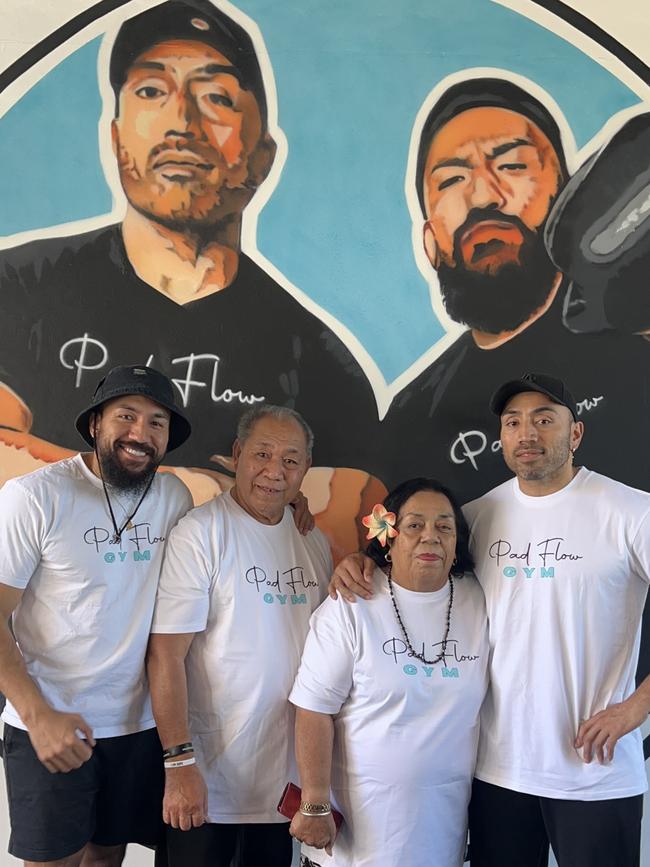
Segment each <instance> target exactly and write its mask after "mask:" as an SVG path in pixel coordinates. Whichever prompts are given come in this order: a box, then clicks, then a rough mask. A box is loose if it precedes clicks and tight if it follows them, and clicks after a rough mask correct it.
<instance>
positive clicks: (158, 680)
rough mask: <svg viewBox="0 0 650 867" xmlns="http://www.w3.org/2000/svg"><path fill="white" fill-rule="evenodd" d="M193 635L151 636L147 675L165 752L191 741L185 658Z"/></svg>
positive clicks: (154, 712)
mask: <svg viewBox="0 0 650 867" xmlns="http://www.w3.org/2000/svg"><path fill="white" fill-rule="evenodd" d="M193 637H194V636H193V635H152V636H151V638H150V640H149V649H148V651H147V675H148V677H149V687H150V689H151V703H152V705H153V714H154V717H155V720H156V726H157V728H158V734H159V736H160V742H161V744H162V745H163V748H164V749H168V748H169V747H173V746H176V745H177V744H184V743H187V742H188V741H189V740H190V733H189V723H188V711H187V676H186V674H185V656H186V655H187V651H188V650H189V647H190V644H191V642H192V638H193Z"/></svg>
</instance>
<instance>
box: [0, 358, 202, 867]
mask: <svg viewBox="0 0 650 867" xmlns="http://www.w3.org/2000/svg"><path fill="white" fill-rule="evenodd" d="M76 426H77V430H78V431H79V433H80V434H81V436H82V437H83V438H84V439H85V440H86V441H87V442H88V443H89V444H90V445H91V446H92V448H93V451H91V452H88V453H84V454H77V455H75V457H72V458H69V459H67V460H64V461H61V462H59V463H56V464H53V465H51V466H48V467H45V468H42V469H40V470H37V471H35V472H33V473H31V474H30V475H27V476H23V477H22V478H19V479H14V480H11V481H9V482H7V484H6V485H5V486H4V487H3V488H2V491H0V690H2V692H3V693H4V694H5V695H6V696H7V699H8V703H7V705H6V707H5V709H4V713H3V715H2V718H3V720H4V723H5V731H4V756H5V770H6V775H7V791H8V798H9V810H10V818H11V837H10V840H9V851H10V852H11V854H12V855H14V856H15V857H17V858H23V859H25V863H26V864H27V865H32V864H52V865H54V864H56V865H57V867H78V865H83V867H92V865H102V867H112V865H119V864H121V862H122V857H123V855H124V850H125V844H126V843H128V842H141V843H152V842H155V840H156V839H157V837H158V835H159V832H160V801H161V797H162V787H163V779H162V769H161V767H160V765H161V760H160V741H159V739H158V736H157V734H156V730H155V728H154V720H153V715H152V711H151V705H150V702H149V697H148V690H147V685H146V680H145V673H144V655H145V650H146V646H147V639H148V634H149V628H150V624H151V617H152V614H153V607H154V601H155V596H156V587H157V584H158V575H159V570H160V564H161V560H162V551H163V546H164V542H165V539H166V537H167V534H168V532H169V530H170V528H171V527H172V526H173V525H174V524H175V523H176V521H177V520H178V518H179V517H180V516H181V515H183V514H184V513H185V512H186V511H187V509H188V508H189V506H190V504H191V500H190V496H189V492H188V491H187V490H186V488H185V487H184V485H183V484H182V483H181V482H180V481H179V480H178V479H176V478H175V477H173V476H171V475H169V474H157V473H156V469H157V467H158V465H159V464H160V462H161V461H162V459H163V457H164V456H165V454H166V453H167V452H168V451H169V450H172V449H175V448H178V447H179V446H180V445H181V444H182V443H183V442H185V440H186V439H187V437H188V436H189V433H190V425H189V422H188V421H187V419H186V418H185V415H184V414H183V412H182V411H181V410H179V409H178V407H177V406H176V403H175V400H174V393H173V387H172V383H171V382H170V381H169V380H168V379H167V378H166V377H165V376H163V375H162V374H160V373H158V371H156V370H153V369H152V368H149V367H145V366H135V367H117V368H114V369H113V370H111V371H110V372H109V373H108V375H107V376H106V377H105V379H103V380H102V381H101V382H100V384H99V386H98V387H97V389H96V391H95V395H94V397H93V399H92V402H91V404H90V406H88V407H86V408H85V409H84V411H83V412H82V413H81V414H80V415H79V417H78V418H77V423H76ZM10 617H11V618H12V623H13V633H14V635H15V640H14V637H13V636H12V634H11V632H10V631H9V628H8V625H7V623H8V620H9V618H10Z"/></svg>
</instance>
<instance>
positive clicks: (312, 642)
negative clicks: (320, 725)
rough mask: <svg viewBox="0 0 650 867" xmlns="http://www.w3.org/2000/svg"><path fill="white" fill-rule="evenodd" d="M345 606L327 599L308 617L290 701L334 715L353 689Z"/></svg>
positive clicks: (351, 632)
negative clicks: (300, 659) (308, 625)
mask: <svg viewBox="0 0 650 867" xmlns="http://www.w3.org/2000/svg"><path fill="white" fill-rule="evenodd" d="M347 609H348V606H347V605H346V604H344V603H342V602H341V601H338V602H335V601H334V600H333V599H329V598H328V599H326V600H325V602H323V604H322V605H321V606H320V608H318V609H317V610H316V611H315V612H314V613H313V614H312V617H311V621H310V629H309V635H308V636H307V641H306V642H305V647H304V650H303V654H302V661H301V663H300V668H299V670H298V674H297V676H296V680H295V683H294V685H293V689H292V691H291V695H290V696H289V701H290V702H291V703H292V704H295V705H296V706H297V707H301V708H304V709H305V710H312V711H315V712H316V713H327V714H336V713H338V712H339V711H340V709H341V706H342V705H343V703H344V702H345V700H346V699H347V697H348V695H349V694H350V690H351V689H352V673H353V670H354V660H355V645H356V641H355V637H354V629H353V626H352V623H351V622H350V619H349V617H348V616H347V615H348V614H349V611H348V610H347Z"/></svg>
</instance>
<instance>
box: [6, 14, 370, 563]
mask: <svg viewBox="0 0 650 867" xmlns="http://www.w3.org/2000/svg"><path fill="white" fill-rule="evenodd" d="M107 56H108V68H107V70H106V73H107V79H108V83H109V84H110V94H111V96H112V98H113V106H112V108H113V116H112V118H111V120H110V139H111V150H112V158H113V159H114V162H115V166H116V168H117V174H118V178H119V186H120V191H121V194H123V198H124V200H125V207H124V212H123V216H122V219H121V220H119V221H118V222H114V223H111V224H109V225H103V226H101V227H100V228H98V229H94V230H92V231H90V232H82V233H80V234H76V235H66V236H64V237H55V238H41V239H39V240H35V241H32V242H30V243H28V244H25V245H22V246H19V247H17V248H14V249H11V250H7V251H6V252H5V253H4V254H3V255H2V261H1V265H0V292H1V293H2V303H3V313H4V316H3V320H2V341H1V342H2V346H3V349H2V359H1V361H0V368H1V372H0V380H1V381H2V384H3V390H2V392H1V394H2V399H1V400H0V408H1V411H2V413H3V414H4V415H3V419H2V423H3V427H4V428H5V434H4V442H5V443H7V444H8V445H9V446H13V445H14V444H15V445H17V446H19V447H20V446H22V447H23V449H22V450H21V451H20V452H19V453H16V454H13V453H11V454H7V453H6V452H5V453H3V472H2V474H3V476H4V477H7V476H8V475H11V474H12V472H13V469H12V463H13V462H12V458H15V459H16V460H15V467H16V470H17V471H21V470H22V471H24V470H25V469H26V468H28V467H29V463H30V462H29V459H28V458H27V456H26V454H25V451H26V452H27V453H28V455H29V456H30V457H31V458H32V459H34V460H35V461H36V463H35V464H34V465H37V462H38V461H39V460H41V459H44V460H51V459H53V458H56V457H60V456H63V455H64V454H66V451H65V450H66V449H68V450H69V449H74V448H75V446H76V445H77V444H76V443H75V441H74V439H73V438H72V437H71V435H70V433H69V432H68V430H67V427H68V425H67V424H66V423H65V420H64V417H63V414H62V413H61V412H60V407H61V406H62V405H66V406H68V407H71V411H72V412H74V411H75V410H76V408H77V407H78V406H81V405H82V404H83V402H84V401H85V400H86V399H87V390H88V387H89V386H88V383H89V382H90V378H89V375H92V376H93V377H96V376H97V374H98V373H101V371H102V370H104V369H108V368H110V367H111V366H112V365H114V364H116V363H119V362H123V361H127V362H128V361H131V362H132V361H134V360H138V359H140V360H144V361H146V362H147V363H148V364H150V365H152V366H155V367H157V368H158V369H160V370H161V371H164V372H165V373H166V374H167V375H169V376H170V377H171V378H172V380H173V381H174V383H175V385H176V387H177V389H178V391H179V396H180V399H181V402H182V404H183V406H184V407H186V409H187V411H188V413H189V414H190V415H191V416H192V418H193V420H196V423H195V424H194V425H193V426H194V435H193V437H192V440H191V441H190V442H188V444H187V446H186V447H184V448H183V450H182V454H181V453H179V454H178V457H177V458H176V460H175V464H176V465H177V467H178V468H179V469H178V470H177V471H178V472H179V473H181V475H182V476H183V478H184V479H185V481H186V482H188V484H189V485H190V487H191V488H192V490H193V493H194V496H195V499H196V500H197V501H202V500H204V499H206V498H207V497H209V496H211V495H213V494H214V493H217V492H218V491H219V490H221V489H223V488H224V487H227V486H228V485H229V483H230V478H229V475H228V470H229V469H230V463H229V454H230V447H231V443H232V438H233V432H234V430H235V428H236V422H237V419H238V418H239V416H240V415H241V413H242V412H243V411H244V410H245V409H246V408H247V407H249V406H252V405H255V404H257V403H262V402H264V401H266V402H272V403H275V404H281V405H287V406H291V407H295V408H297V409H299V410H300V411H301V412H302V413H303V414H304V415H305V417H306V418H308V419H309V421H310V423H311V424H312V425H313V427H314V430H315V433H316V443H317V445H316V451H315V461H316V466H322V467H331V468H337V467H341V468H343V467H350V468H356V469H355V470H354V471H346V470H341V471H339V473H338V475H337V477H336V487H337V489H338V486H341V491H342V493H343V494H344V495H345V496H346V498H347V496H348V495H351V496H353V497H356V498H357V501H359V499H360V498H362V496H363V491H364V489H365V487H366V486H367V485H370V487H371V488H373V487H375V488H376V490H375V494H376V493H377V492H380V491H381V490H382V489H381V486H380V485H379V484H378V483H373V482H372V480H371V478H370V477H369V476H368V475H367V473H364V472H363V470H364V468H365V467H366V466H369V464H370V462H371V461H372V457H371V455H370V454H369V453H368V451H367V449H364V447H363V445H362V443H363V440H364V438H367V437H368V435H369V434H370V432H371V431H372V430H373V428H374V426H375V425H376V423H377V410H376V404H375V400H374V396H373V393H372V389H371V388H370V385H369V383H368V381H367V379H366V377H365V375H364V374H363V372H362V370H361V368H360V366H359V365H358V364H357V362H356V361H355V359H354V358H353V356H352V354H351V353H350V352H349V351H348V349H346V347H345V346H344V345H343V343H342V341H341V340H340V339H339V338H338V337H337V336H336V335H335V334H334V333H333V332H332V331H331V330H330V329H329V328H328V327H327V326H326V325H324V323H323V322H321V321H320V320H319V319H318V318H317V317H316V316H315V315H313V314H312V313H310V312H309V311H308V310H307V309H305V307H304V306H303V305H302V304H301V303H299V301H298V300H296V299H295V298H294V297H292V296H291V295H290V294H289V293H288V292H287V291H285V289H284V288H283V287H282V286H280V285H279V284H278V282H277V281H276V280H275V279H274V277H273V276H272V275H271V274H269V273H268V272H267V271H266V270H264V269H263V268H262V267H260V265H259V264H257V262H255V261H254V260H253V259H252V258H251V257H249V256H248V255H246V253H244V252H243V250H242V244H241V239H242V218H243V214H244V211H245V209H246V208H247V206H248V205H249V203H250V202H251V200H252V199H253V197H254V196H255V194H256V193H257V191H258V188H259V187H260V186H261V185H262V184H263V182H264V181H265V180H266V178H267V176H268V175H269V173H270V171H271V169H272V167H273V164H274V160H275V158H276V150H277V145H276V141H275V139H274V137H273V132H272V130H271V126H273V127H274V128H275V127H276V126H277V125H276V124H275V123H274V122H273V123H271V124H270V122H269V105H268V100H267V93H266V85H265V81H264V75H263V72H262V68H261V66H260V61H259V58H258V54H257V50H256V46H255V45H254V43H253V40H252V38H251V36H250V35H249V33H248V32H247V30H246V29H245V28H244V27H243V26H242V25H241V24H239V23H238V22H237V21H235V20H234V19H233V18H231V17H230V16H229V15H228V14H226V13H225V12H224V11H223V10H221V9H220V8H218V7H217V6H215V5H214V4H213V3H211V2H210V0H167V2H164V3H161V4H159V5H156V6H153V7H152V8H150V9H148V10H145V11H143V12H140V13H139V14H137V15H135V16H134V17H132V18H128V19H126V20H125V21H124V22H123V23H122V24H121V26H120V27H119V29H118V31H117V33H116V35H115V37H114V39H113V41H112V44H111V45H110V49H109V51H108V54H107ZM276 135H277V136H278V138H279V137H280V133H279V132H277V133H276ZM326 392H329V393H332V394H336V396H337V413H343V414H344V415H345V417H346V418H347V420H348V421H353V423H354V426H355V428H356V429H357V430H358V431H359V433H360V437H359V438H358V439H357V438H350V437H348V436H345V434H344V429H343V428H342V426H341V424H340V420H339V418H338V416H337V413H334V412H332V411H331V410H330V409H329V408H328V407H327V406H326V405H325V403H324V401H323V394H324V393H326ZM15 451H16V450H15V449H14V452H15ZM181 468H182V469H181ZM332 481H333V475H332V471H331V470H326V471H322V472H320V473H319V472H317V471H314V472H312V473H311V482H310V483H309V484H310V485H311V489H312V491H316V492H317V494H318V496H317V498H316V499H317V501H319V502H321V503H325V509H324V510H323V511H326V509H327V504H328V503H329V499H330V496H331V494H332ZM323 488H324V489H323ZM355 514H356V511H355V510H354V509H352V511H351V508H350V506H349V505H348V503H347V500H346V503H345V506H344V507H343V511H342V512H339V513H338V518H335V519H333V520H332V519H330V518H327V519H325V518H324V520H327V527H328V529H329V530H330V534H331V535H332V536H333V537H334V538H336V539H337V542H336V543H335V544H340V545H341V546H343V547H346V546H349V545H353V546H355V545H356V544H357V538H356V530H355V523H354V515H355ZM337 526H338V527H339V528H340V529H338V530H337V529H336V528H337Z"/></svg>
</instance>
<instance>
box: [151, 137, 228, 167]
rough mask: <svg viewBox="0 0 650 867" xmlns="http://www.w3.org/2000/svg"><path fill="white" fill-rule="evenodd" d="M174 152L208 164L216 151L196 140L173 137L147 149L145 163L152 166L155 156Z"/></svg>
mask: <svg viewBox="0 0 650 867" xmlns="http://www.w3.org/2000/svg"><path fill="white" fill-rule="evenodd" d="M174 153H178V154H182V155H183V156H188V157H193V158H194V159H195V160H196V161H197V163H204V164H209V163H213V162H214V160H215V156H216V155H217V154H216V152H215V151H214V150H213V149H212V148H206V147H204V146H202V145H200V144H199V143H197V142H193V141H191V140H190V139H187V138H183V137H182V136H180V137H178V138H174V139H165V140H164V141H162V142H160V143H159V144H157V145H155V146H154V147H152V148H151V150H150V151H149V157H148V159H147V163H148V165H149V166H154V164H155V162H156V160H157V158H158V157H159V156H160V155H161V154H165V155H170V156H171V155H172V154H174Z"/></svg>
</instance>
